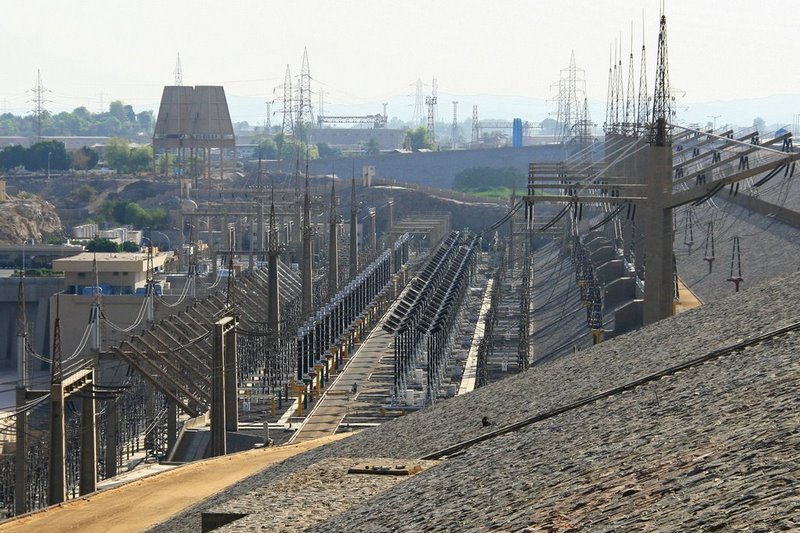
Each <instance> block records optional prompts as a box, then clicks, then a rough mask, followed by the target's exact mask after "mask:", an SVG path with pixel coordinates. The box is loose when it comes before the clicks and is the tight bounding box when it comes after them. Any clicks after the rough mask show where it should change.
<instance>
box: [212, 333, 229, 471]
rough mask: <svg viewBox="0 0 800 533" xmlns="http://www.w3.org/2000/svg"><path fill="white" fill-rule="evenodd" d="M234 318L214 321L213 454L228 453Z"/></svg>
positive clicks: (213, 455) (214, 455)
mask: <svg viewBox="0 0 800 533" xmlns="http://www.w3.org/2000/svg"><path fill="white" fill-rule="evenodd" d="M233 320H234V319H233V318H232V317H224V318H222V319H220V320H218V321H217V322H215V323H214V329H213V332H214V336H213V344H212V353H211V456H212V457H216V456H218V455H225V454H226V453H227V443H226V438H225V437H226V429H227V423H226V420H225V418H226V417H225V415H226V411H227V409H226V395H225V374H226V370H227V368H226V365H225V355H226V351H227V350H226V347H225V341H226V338H225V337H226V335H225V333H226V329H227V327H228V326H229V325H230V323H231V322H232V321H233Z"/></svg>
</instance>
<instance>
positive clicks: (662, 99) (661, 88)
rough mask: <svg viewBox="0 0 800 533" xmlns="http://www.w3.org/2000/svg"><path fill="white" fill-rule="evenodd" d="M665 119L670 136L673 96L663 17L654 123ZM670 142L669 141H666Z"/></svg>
mask: <svg viewBox="0 0 800 533" xmlns="http://www.w3.org/2000/svg"><path fill="white" fill-rule="evenodd" d="M660 119H663V120H664V121H665V122H666V135H667V136H669V135H670V133H669V132H670V131H671V127H670V121H671V120H672V96H671V94H670V89H669V61H668V59H667V17H666V16H665V15H663V14H662V15H661V22H660V25H659V29H658V55H657V56H656V86H655V93H654V95H653V123H655V122H657V121H658V120H660ZM664 141H665V142H668V139H665V140H664Z"/></svg>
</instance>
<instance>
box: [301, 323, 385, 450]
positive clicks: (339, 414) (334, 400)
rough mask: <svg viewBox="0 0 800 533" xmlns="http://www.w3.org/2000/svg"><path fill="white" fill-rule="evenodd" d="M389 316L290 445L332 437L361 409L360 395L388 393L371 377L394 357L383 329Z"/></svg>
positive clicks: (361, 346) (333, 385)
mask: <svg viewBox="0 0 800 533" xmlns="http://www.w3.org/2000/svg"><path fill="white" fill-rule="evenodd" d="M387 316H389V313H388V312H387V313H385V314H384V316H383V317H382V318H381V320H380V321H379V322H378V324H377V325H376V326H375V328H374V329H373V330H372V332H371V333H370V334H369V335H368V336H367V338H366V339H365V340H364V342H363V343H361V344H360V345H359V346H358V348H357V349H356V351H355V352H353V354H352V355H351V356H350V360H349V361H348V362H347V364H346V365H345V367H344V369H342V371H341V372H339V375H338V376H336V378H335V379H334V381H333V383H332V384H331V385H330V386H329V387H328V388H327V390H326V392H325V393H324V394H323V395H322V397H321V398H320V399H319V401H318V402H317V405H316V406H315V407H314V408H313V409H312V410H311V412H310V413H309V415H308V416H307V417H306V419H305V421H304V422H303V424H302V425H301V426H300V429H299V430H298V431H297V433H295V435H294V437H292V439H291V440H290V441H289V442H292V443H296V442H305V441H308V440H312V439H316V438H319V437H327V436H329V435H333V434H335V433H336V430H337V429H338V427H339V424H340V423H341V421H342V420H343V419H344V417H345V416H347V414H348V411H349V410H350V409H352V408H354V407H355V406H356V405H358V399H359V396H360V395H367V394H370V393H373V392H376V391H375V389H376V388H379V389H381V391H380V392H383V393H386V394H388V393H389V391H388V390H386V384H385V383H376V382H370V377H371V376H372V374H373V373H374V372H375V371H376V370H377V369H378V368H379V367H380V366H381V359H384V358H386V357H388V356H391V357H394V337H393V335H391V334H390V333H386V332H385V331H384V330H383V328H382V325H383V322H384V320H385V319H386V317H387ZM353 383H356V385H357V389H358V390H357V392H356V393H355V394H353Z"/></svg>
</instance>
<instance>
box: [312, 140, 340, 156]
mask: <svg viewBox="0 0 800 533" xmlns="http://www.w3.org/2000/svg"><path fill="white" fill-rule="evenodd" d="M317 152H318V153H319V156H320V157H322V158H329V157H341V156H342V151H341V150H339V149H338V148H331V146H330V145H329V144H328V143H317Z"/></svg>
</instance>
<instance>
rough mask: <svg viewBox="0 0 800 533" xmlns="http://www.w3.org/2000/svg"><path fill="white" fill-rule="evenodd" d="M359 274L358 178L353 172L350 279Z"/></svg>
mask: <svg viewBox="0 0 800 533" xmlns="http://www.w3.org/2000/svg"><path fill="white" fill-rule="evenodd" d="M356 274H358V204H357V203H356V176H355V170H354V171H353V189H352V193H351V194H350V279H355V277H356Z"/></svg>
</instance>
